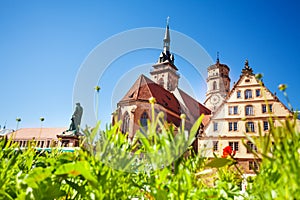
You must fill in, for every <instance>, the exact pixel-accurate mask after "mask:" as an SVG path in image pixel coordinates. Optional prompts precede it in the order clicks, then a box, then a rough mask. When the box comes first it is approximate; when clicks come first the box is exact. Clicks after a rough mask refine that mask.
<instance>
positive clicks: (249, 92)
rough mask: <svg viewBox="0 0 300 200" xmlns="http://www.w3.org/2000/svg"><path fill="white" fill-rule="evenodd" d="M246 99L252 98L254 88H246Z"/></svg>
mask: <svg viewBox="0 0 300 200" xmlns="http://www.w3.org/2000/svg"><path fill="white" fill-rule="evenodd" d="M245 99H252V90H245Z"/></svg>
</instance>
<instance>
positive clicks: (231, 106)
mask: <svg viewBox="0 0 300 200" xmlns="http://www.w3.org/2000/svg"><path fill="white" fill-rule="evenodd" d="M270 116H271V117H272V116H273V120H274V121H275V126H276V125H279V121H283V120H285V119H286V117H287V116H292V112H291V111H290V110H289V109H288V108H286V106H285V105H284V104H283V103H282V102H280V100H279V99H278V98H277V97H276V96H275V95H274V94H272V92H270V90H269V89H268V88H267V87H266V86H265V85H264V84H263V83H260V82H259V80H257V79H256V78H255V75H254V73H253V70H252V68H251V67H250V66H249V63H248V61H246V62H245V66H244V68H243V70H242V73H241V75H240V78H239V80H238V81H237V82H236V83H235V85H234V86H233V88H232V89H231V91H230V92H229V93H228V95H227V97H226V98H225V100H224V102H223V104H222V105H221V106H220V107H219V108H218V109H217V110H215V112H214V113H213V115H212V117H211V119H210V121H209V123H208V125H207V126H206V127H205V129H204V135H203V137H201V138H199V148H201V149H205V150H206V151H202V153H204V155H205V156H208V157H213V153H216V154H217V155H222V151H223V148H225V147H226V146H231V148H232V150H235V151H236V155H235V158H236V159H237V161H238V163H239V165H241V166H242V168H243V169H244V172H245V173H252V172H253V168H257V167H258V166H257V165H256V162H254V157H253V154H252V153H251V152H250V151H249V150H247V148H246V147H245V146H244V145H243V144H242V140H245V142H246V143H247V145H248V146H249V147H250V148H252V149H253V150H256V146H255V145H254V144H252V143H251V142H250V141H247V138H246V135H248V136H251V137H255V136H258V135H259V127H261V130H262V131H263V133H267V132H268V131H269V129H270V126H269V122H268V119H269V118H270ZM274 116H276V118H275V117H274Z"/></svg>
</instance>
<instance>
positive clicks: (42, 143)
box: [16, 140, 57, 148]
mask: <svg viewBox="0 0 300 200" xmlns="http://www.w3.org/2000/svg"><path fill="white" fill-rule="evenodd" d="M16 142H18V143H19V146H20V147H27V146H28V144H29V143H31V144H33V143H34V142H35V145H36V147H47V148H48V147H50V145H51V141H50V140H47V141H44V140H38V141H33V140H17V141H16ZM53 143H54V144H52V145H56V143H57V141H53Z"/></svg>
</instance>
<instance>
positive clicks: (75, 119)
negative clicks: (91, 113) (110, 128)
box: [68, 103, 83, 133]
mask: <svg viewBox="0 0 300 200" xmlns="http://www.w3.org/2000/svg"><path fill="white" fill-rule="evenodd" d="M82 113H83V109H82V107H81V105H80V103H76V108H75V111H74V113H73V115H72V118H71V121H72V122H71V124H70V128H69V130H68V131H75V133H79V126H80V123H81V117H82Z"/></svg>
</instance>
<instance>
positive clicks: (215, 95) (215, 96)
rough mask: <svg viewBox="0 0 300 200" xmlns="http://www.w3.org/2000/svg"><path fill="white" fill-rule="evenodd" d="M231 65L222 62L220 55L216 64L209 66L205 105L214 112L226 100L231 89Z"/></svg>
mask: <svg viewBox="0 0 300 200" xmlns="http://www.w3.org/2000/svg"><path fill="white" fill-rule="evenodd" d="M229 71H230V69H229V67H228V66H227V65H225V64H221V63H220V60H219V55H217V61H216V63H215V64H214V65H211V66H209V67H208V68H207V72H208V77H207V79H206V82H207V92H206V100H205V102H204V104H205V106H206V107H207V108H209V109H210V110H211V111H212V112H214V111H215V110H216V109H217V108H218V107H219V106H220V105H221V104H222V103H223V101H224V99H225V98H226V96H227V95H228V93H229V91H230V78H229Z"/></svg>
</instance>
